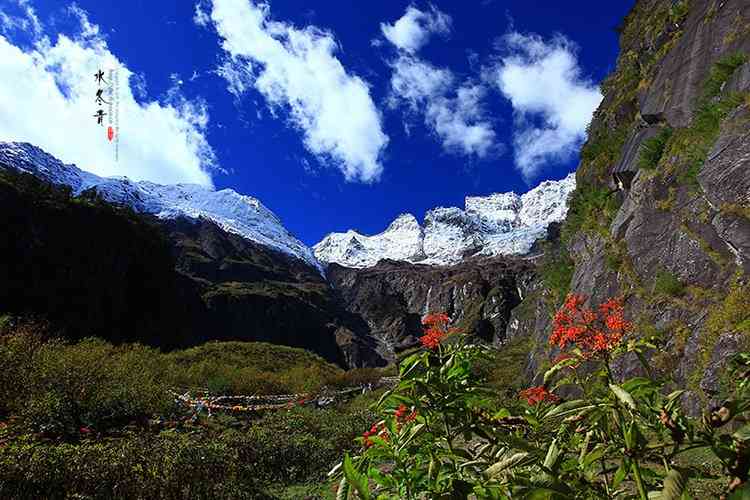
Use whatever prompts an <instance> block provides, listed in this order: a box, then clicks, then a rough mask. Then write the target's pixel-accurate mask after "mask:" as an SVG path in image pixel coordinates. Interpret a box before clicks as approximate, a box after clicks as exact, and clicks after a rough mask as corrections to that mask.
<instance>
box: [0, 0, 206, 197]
mask: <svg viewBox="0 0 750 500" xmlns="http://www.w3.org/2000/svg"><path fill="white" fill-rule="evenodd" d="M21 3H22V4H23V5H25V6H27V7H29V8H31V7H30V6H29V5H28V3H27V2H21ZM32 12H33V10H32ZM71 12H72V13H73V14H74V15H75V16H76V17H77V18H78V19H79V21H80V32H79V33H77V34H75V35H66V34H58V35H57V37H56V38H57V39H56V41H55V42H54V43H51V42H50V41H49V39H48V38H46V37H42V36H41V33H42V30H41V28H40V31H39V32H38V33H37V34H36V35H37V36H36V41H35V43H34V45H33V46H32V47H29V48H21V47H19V46H17V45H15V44H14V42H13V41H11V40H12V37H10V38H6V37H4V36H0V74H2V75H3V77H2V78H1V79H0V140H12V141H27V142H31V143H33V144H36V145H38V146H39V147H41V148H43V149H45V150H46V151H48V152H49V153H51V154H53V155H55V156H57V157H58V158H60V159H61V160H62V161H64V162H68V163H76V164H77V165H78V166H79V167H81V168H83V169H85V170H89V171H91V172H94V173H96V174H98V175H103V176H112V175H123V176H128V177H130V178H132V179H135V180H151V181H154V182H160V183H177V182H189V183H198V184H203V185H208V186H210V185H212V182H211V176H210V174H209V169H210V168H212V167H213V166H215V156H214V153H213V150H212V149H211V147H210V146H209V144H208V142H207V141H206V137H205V129H206V126H207V124H208V113H207V111H206V105H205V103H204V102H202V101H189V100H187V99H185V98H184V97H182V96H180V95H178V94H174V95H172V96H171V98H170V102H166V103H160V102H155V101H151V102H144V103H143V104H139V103H137V102H136V100H135V99H134V97H133V91H134V89H133V88H131V78H133V79H135V75H133V73H132V72H131V71H130V70H129V69H128V68H127V67H126V66H125V65H123V64H122V62H120V61H119V60H118V59H117V57H116V56H115V55H114V54H112V53H111V52H110V51H109V49H108V47H107V44H106V42H105V41H104V40H103V39H102V38H101V37H100V36H99V28H98V27H97V26H96V25H93V24H91V23H90V22H89V21H88V17H87V16H86V14H85V12H84V11H82V10H81V9H80V8H78V7H77V6H74V7H72V8H71ZM0 17H2V16H0ZM29 22H31V21H29ZM32 24H33V23H32ZM6 35H9V33H7V32H6ZM9 36H10V35H9ZM99 69H102V70H103V71H105V72H107V70H109V69H115V70H117V72H118V74H119V79H120V85H119V122H120V150H119V160H118V161H115V156H114V151H113V144H112V143H110V142H109V141H108V140H107V138H106V128H105V127H103V126H101V125H98V124H97V123H96V120H95V118H94V117H93V116H92V115H93V114H94V112H95V111H96V109H97V106H96V103H95V100H94V98H95V92H96V88H97V85H96V82H95V80H94V74H95V73H96V72H97V71H98V70H99ZM107 76H108V75H105V78H107ZM105 98H106V96H105ZM105 108H106V106H105ZM105 112H108V111H107V110H106V109H105ZM105 119H106V118H105Z"/></svg>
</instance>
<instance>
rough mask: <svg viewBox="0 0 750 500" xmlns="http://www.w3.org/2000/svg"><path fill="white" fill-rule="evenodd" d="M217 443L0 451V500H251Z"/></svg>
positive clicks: (231, 458) (150, 439)
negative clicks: (16, 499) (228, 499)
mask: <svg viewBox="0 0 750 500" xmlns="http://www.w3.org/2000/svg"><path fill="white" fill-rule="evenodd" d="M240 466H241V464H240V462H239V459H238V453H237V451H236V450H235V449H233V448H231V447H230V446H228V444H227V443H226V442H225V441H223V440H220V439H219V440H216V439H206V438H202V437H200V436H195V435H179V434H169V433H162V434H161V435H159V436H149V435H141V436H128V437H126V438H123V439H118V440H113V441H106V442H100V443H94V442H84V443H82V444H49V443H33V442H31V441H29V440H28V439H18V440H15V441H13V442H11V443H10V444H8V445H7V446H5V447H3V448H0V497H2V498H81V497H83V498H174V499H179V498H184V499H188V498H205V499H209V498H258V496H257V495H256V494H254V493H255V492H256V491H257V487H256V482H255V479H254V478H252V477H249V476H247V475H244V476H243V475H242V474H241V471H240Z"/></svg>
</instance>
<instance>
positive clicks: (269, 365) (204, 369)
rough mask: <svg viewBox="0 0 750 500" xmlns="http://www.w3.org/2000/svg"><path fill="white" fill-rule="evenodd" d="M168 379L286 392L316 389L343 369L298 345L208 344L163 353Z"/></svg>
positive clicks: (219, 389)
mask: <svg viewBox="0 0 750 500" xmlns="http://www.w3.org/2000/svg"><path fill="white" fill-rule="evenodd" d="M164 362H165V363H166V364H167V365H168V366H170V370H169V372H170V375H169V380H170V382H171V383H172V384H173V385H175V386H178V387H193V388H195V387H204V386H206V385H210V384H213V387H209V388H211V389H213V390H212V392H214V393H226V394H289V393H297V392H306V391H312V390H317V389H319V388H320V387H322V386H323V385H326V384H330V383H332V382H334V381H336V380H337V379H338V378H340V377H341V376H342V374H343V370H341V368H338V367H337V366H335V365H332V364H330V363H328V362H326V361H325V360H324V359H323V358H321V357H319V356H317V355H315V354H313V353H311V352H309V351H305V350H302V349H296V348H293V347H284V346H278V345H273V344H267V343H264V342H209V343H207V344H204V345H201V346H199V347H193V348H191V349H186V350H182V351H175V352H173V353H170V354H166V355H164Z"/></svg>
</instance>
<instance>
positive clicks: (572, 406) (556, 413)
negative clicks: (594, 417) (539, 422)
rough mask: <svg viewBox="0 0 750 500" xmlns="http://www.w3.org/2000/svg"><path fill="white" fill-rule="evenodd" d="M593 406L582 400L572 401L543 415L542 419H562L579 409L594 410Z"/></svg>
mask: <svg viewBox="0 0 750 500" xmlns="http://www.w3.org/2000/svg"><path fill="white" fill-rule="evenodd" d="M595 406H596V405H592V404H591V403H589V402H588V401H586V400H584V399H574V400H573V401H566V402H564V403H561V404H559V405H557V406H555V407H554V408H552V409H551V410H550V411H548V412H547V413H546V414H545V415H544V418H553V417H564V416H566V415H570V414H573V413H576V412H577V411H578V410H580V409H583V408H594V407H595Z"/></svg>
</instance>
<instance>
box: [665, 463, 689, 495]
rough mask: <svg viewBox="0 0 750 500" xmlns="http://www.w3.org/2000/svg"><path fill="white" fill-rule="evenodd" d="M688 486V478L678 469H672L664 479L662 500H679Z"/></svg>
mask: <svg viewBox="0 0 750 500" xmlns="http://www.w3.org/2000/svg"><path fill="white" fill-rule="evenodd" d="M685 486H687V478H686V477H685V476H684V475H683V474H682V472H680V471H679V470H678V469H672V470H670V471H669V473H667V477H665V478H664V486H663V487H662V489H661V497H659V498H661V500H679V498H680V497H681V496H682V492H683V491H685Z"/></svg>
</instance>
